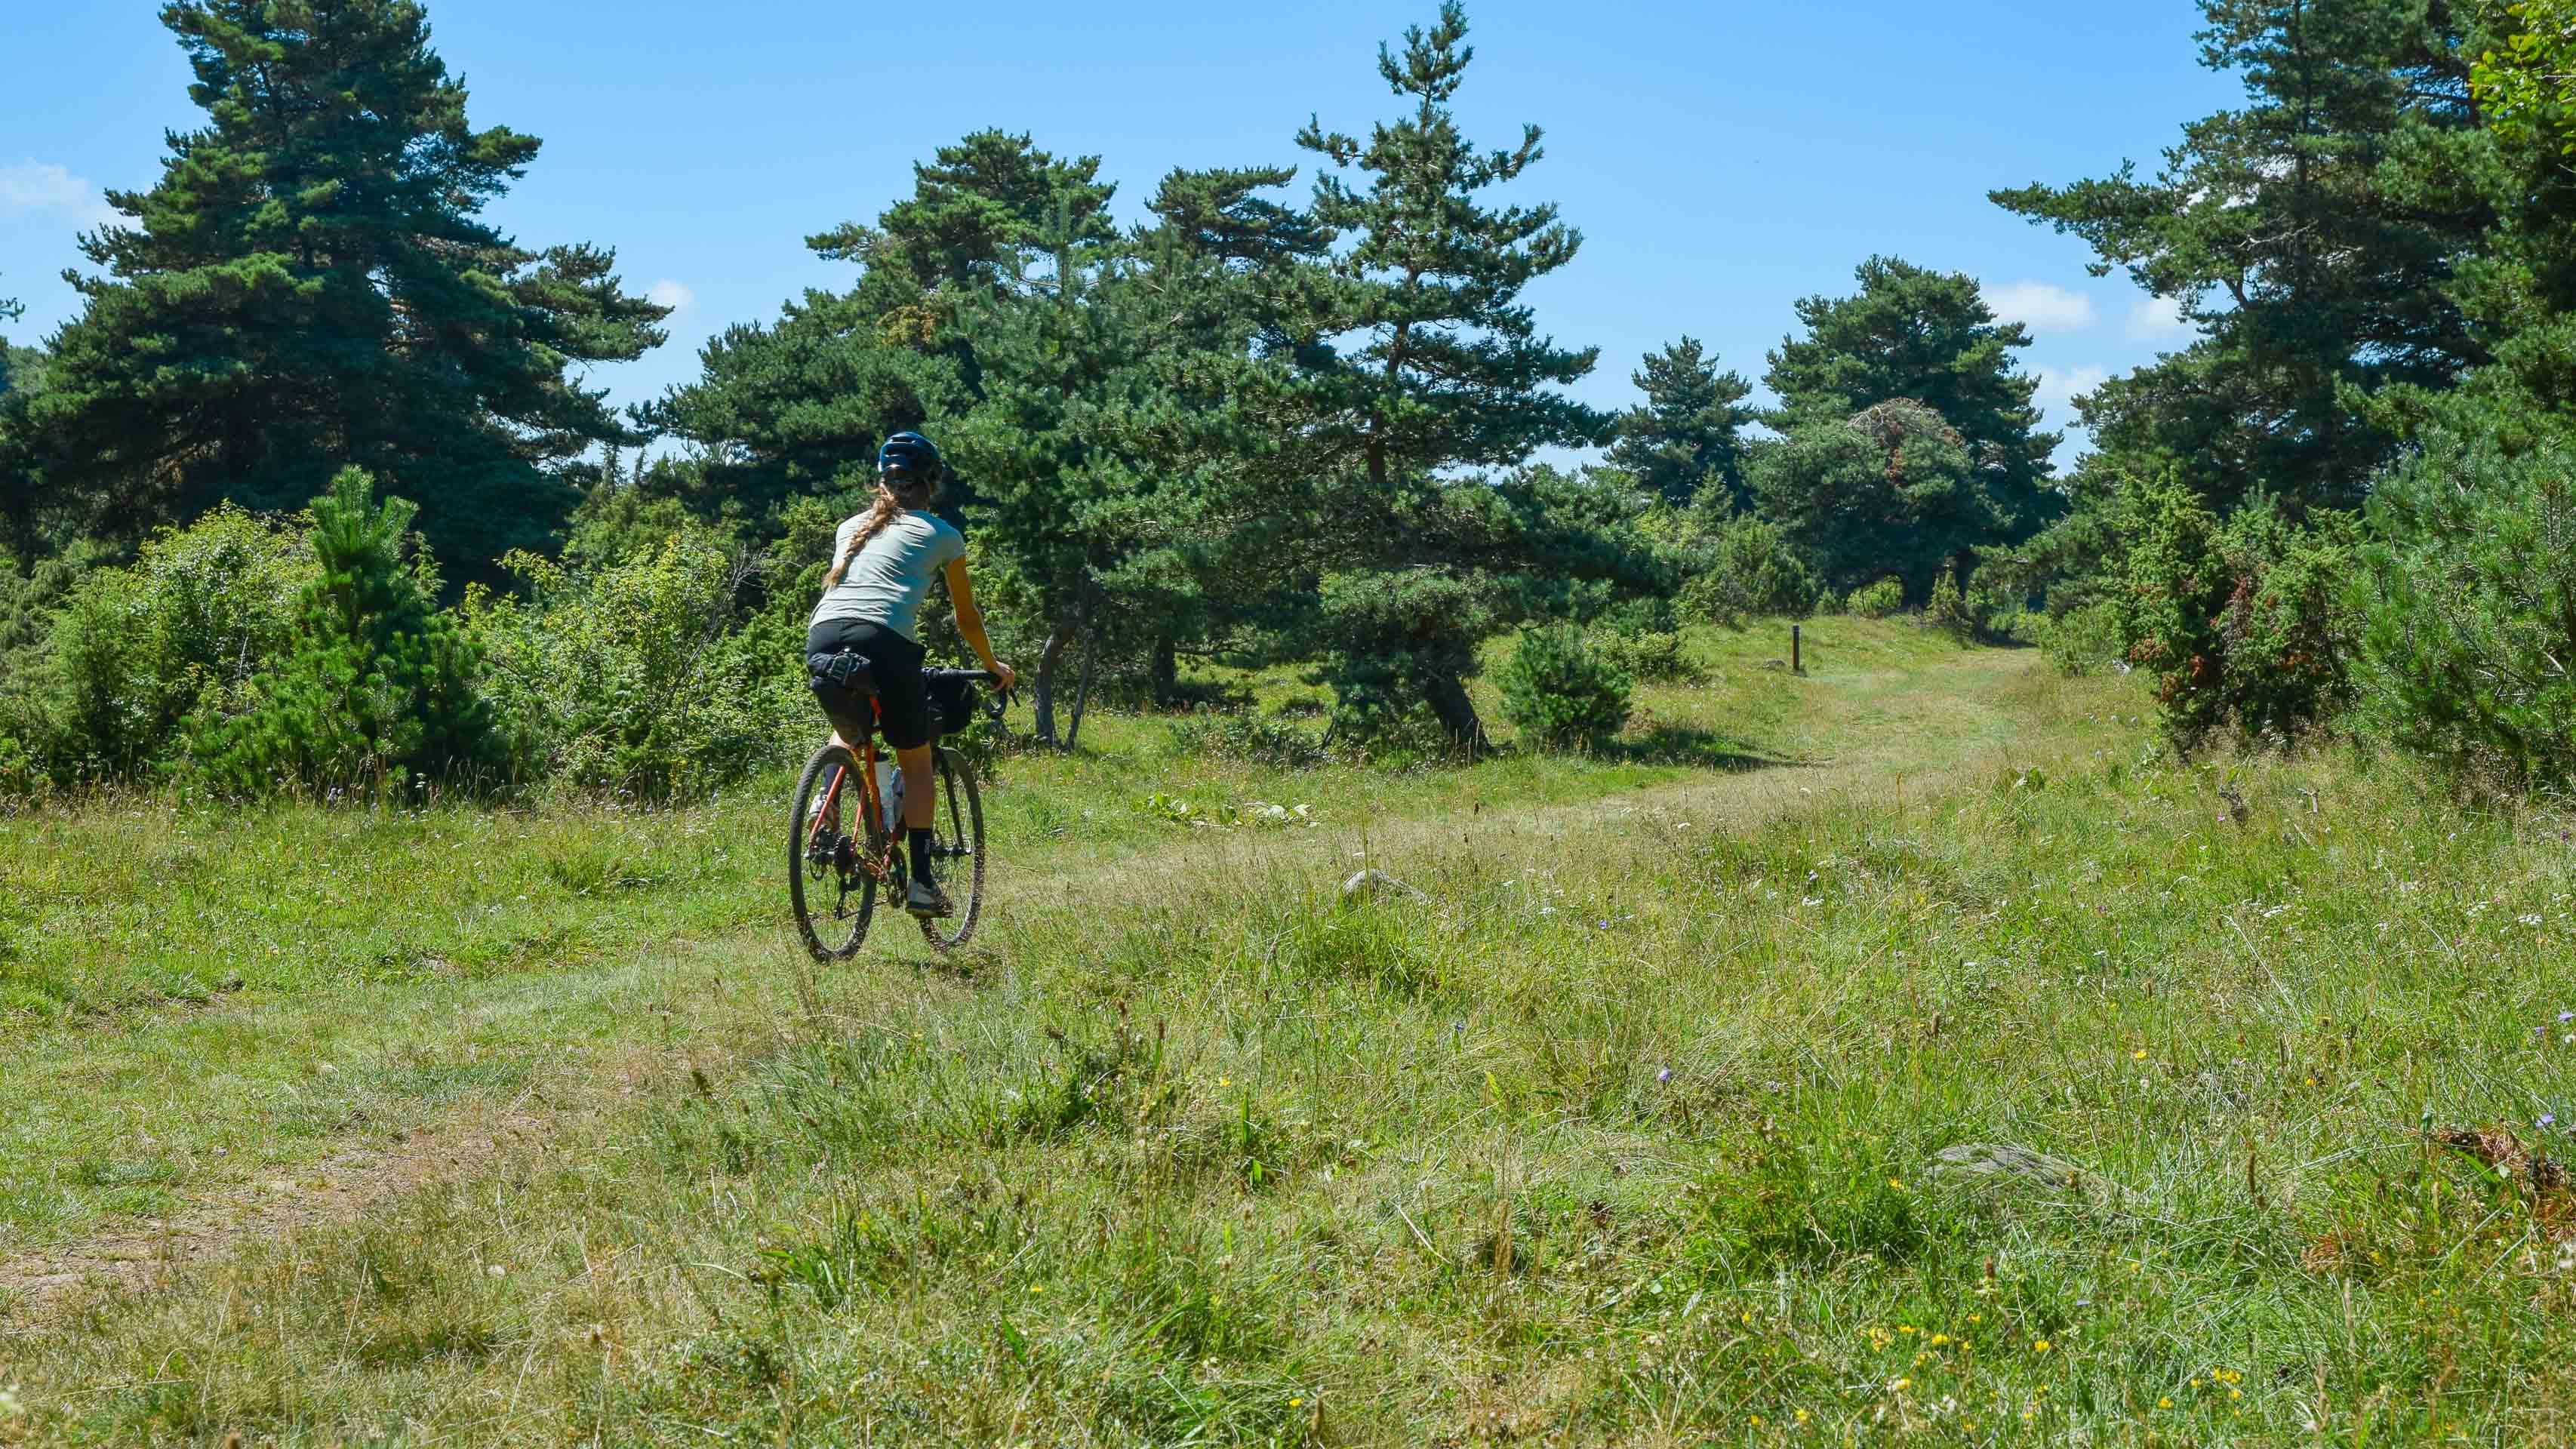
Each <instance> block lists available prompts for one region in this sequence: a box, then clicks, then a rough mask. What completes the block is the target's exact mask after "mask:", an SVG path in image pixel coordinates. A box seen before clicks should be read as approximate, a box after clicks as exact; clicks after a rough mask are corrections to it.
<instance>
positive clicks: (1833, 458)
mask: <svg viewBox="0 0 2576 1449" xmlns="http://www.w3.org/2000/svg"><path fill="white" fill-rule="evenodd" d="M1748 471H1749V472H1750V473H1751V475H1752V484H1753V490H1754V496H1755V498H1756V500H1757V501H1758V503H1759V505H1760V508H1761V513H1762V516H1763V517H1765V518H1768V519H1773V520H1776V521H1777V522H1778V523H1779V524H1780V525H1781V526H1782V527H1783V528H1785V529H1787V530H1788V532H1789V535H1790V537H1791V538H1792V539H1794V540H1796V541H1797V543H1798V544H1799V545H1801V546H1802V547H1804V548H1805V549H1806V550H1808V551H1809V552H1810V553H1811V554H1812V555H1813V556H1814V557H1815V558H1816V559H1817V560H1818V561H1819V562H1820V563H1821V564H1822V565H1823V567H1824V571H1825V577H1826V581H1827V583H1828V584H1829V585H1830V586H1831V587H1833V588H1834V589H1836V590H1838V591H1839V590H1849V589H1852V588H1854V587H1856V586H1859V585H1862V584H1867V583H1870V582H1872V581H1874V580H1877V579H1881V578H1885V577H1887V576H1888V575H1890V574H1894V575H1896V576H1897V577H1898V578H1900V579H1902V580H1904V583H1905V596H1906V599H1907V601H1908V602H1909V603H1914V604H1920V603H1922V602H1924V601H1925V600H1927V599H1929V598H1930V597H1931V595H1932V590H1933V587H1934V585H1935V584H1936V583H1937V581H1938V580H1939V578H1940V576H1941V575H1942V574H1943V573H1944V572H1945V571H1946V569H1947V567H1948V566H1949V565H1950V563H1951V561H1952V560H1954V559H1957V558H1958V557H1960V556H1961V555H1963V554H1966V553H1969V552H1970V551H1972V550H1974V549H1975V548H1976V547H1977V546H1979V545H1981V544H1984V543H1987V542H1990V541H1992V540H1993V539H1995V538H1996V537H1998V536H1999V535H2000V534H2001V533H2002V532H2003V529H2004V526H2005V524H2006V518H2005V516H2004V512H2003V509H2002V508H2001V507H2000V506H1999V505H1998V504H1997V503H1996V501H1995V499H1994V497H1993V495H1992V494H1990V493H1989V492H1988V491H1987V489H1986V487H1985V482H1986V479H1985V477H1984V474H1985V472H1986V470H1984V469H1981V468H1979V467H1978V466H1977V463H1976V459H1975V456H1974V454H1973V453H1972V452H1971V451H1970V447H1969V444H1968V441H1967V439H1965V438H1964V437H1962V436H1961V435H1960V433H1959V431H1958V430H1957V429H1955V428H1953V427H1951V426H1950V424H1949V422H1948V421H1947V420H1945V419H1944V418H1943V417H1942V416H1941V415H1940V414H1939V413H1936V412H1934V411H1933V410H1932V409H1930V408H1928V407H1925V406H1924V405H1923V404H1921V403H1918V402H1915V401H1913V400H1911V399H1906V398H1899V399H1896V400H1893V401H1889V402H1883V403H1879V404H1877V405H1875V406H1873V407H1869V408H1864V409H1862V410H1861V411H1860V412H1858V413H1855V414H1853V415H1852V416H1851V417H1849V418H1837V417H1833V416H1830V415H1821V414H1813V413H1809V414H1802V415H1801V417H1800V419H1799V420H1798V421H1797V422H1795V423H1793V424H1791V426H1790V429H1789V433H1788V436H1787V437H1786V438H1785V439H1783V440H1782V441H1781V442H1780V443H1778V444H1776V445H1774V446H1772V447H1768V448H1765V449H1763V450H1762V452H1761V453H1760V454H1759V455H1758V456H1756V458H1755V459H1754V461H1753V464H1752V466H1751V468H1750V469H1749V470H1748Z"/></svg>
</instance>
